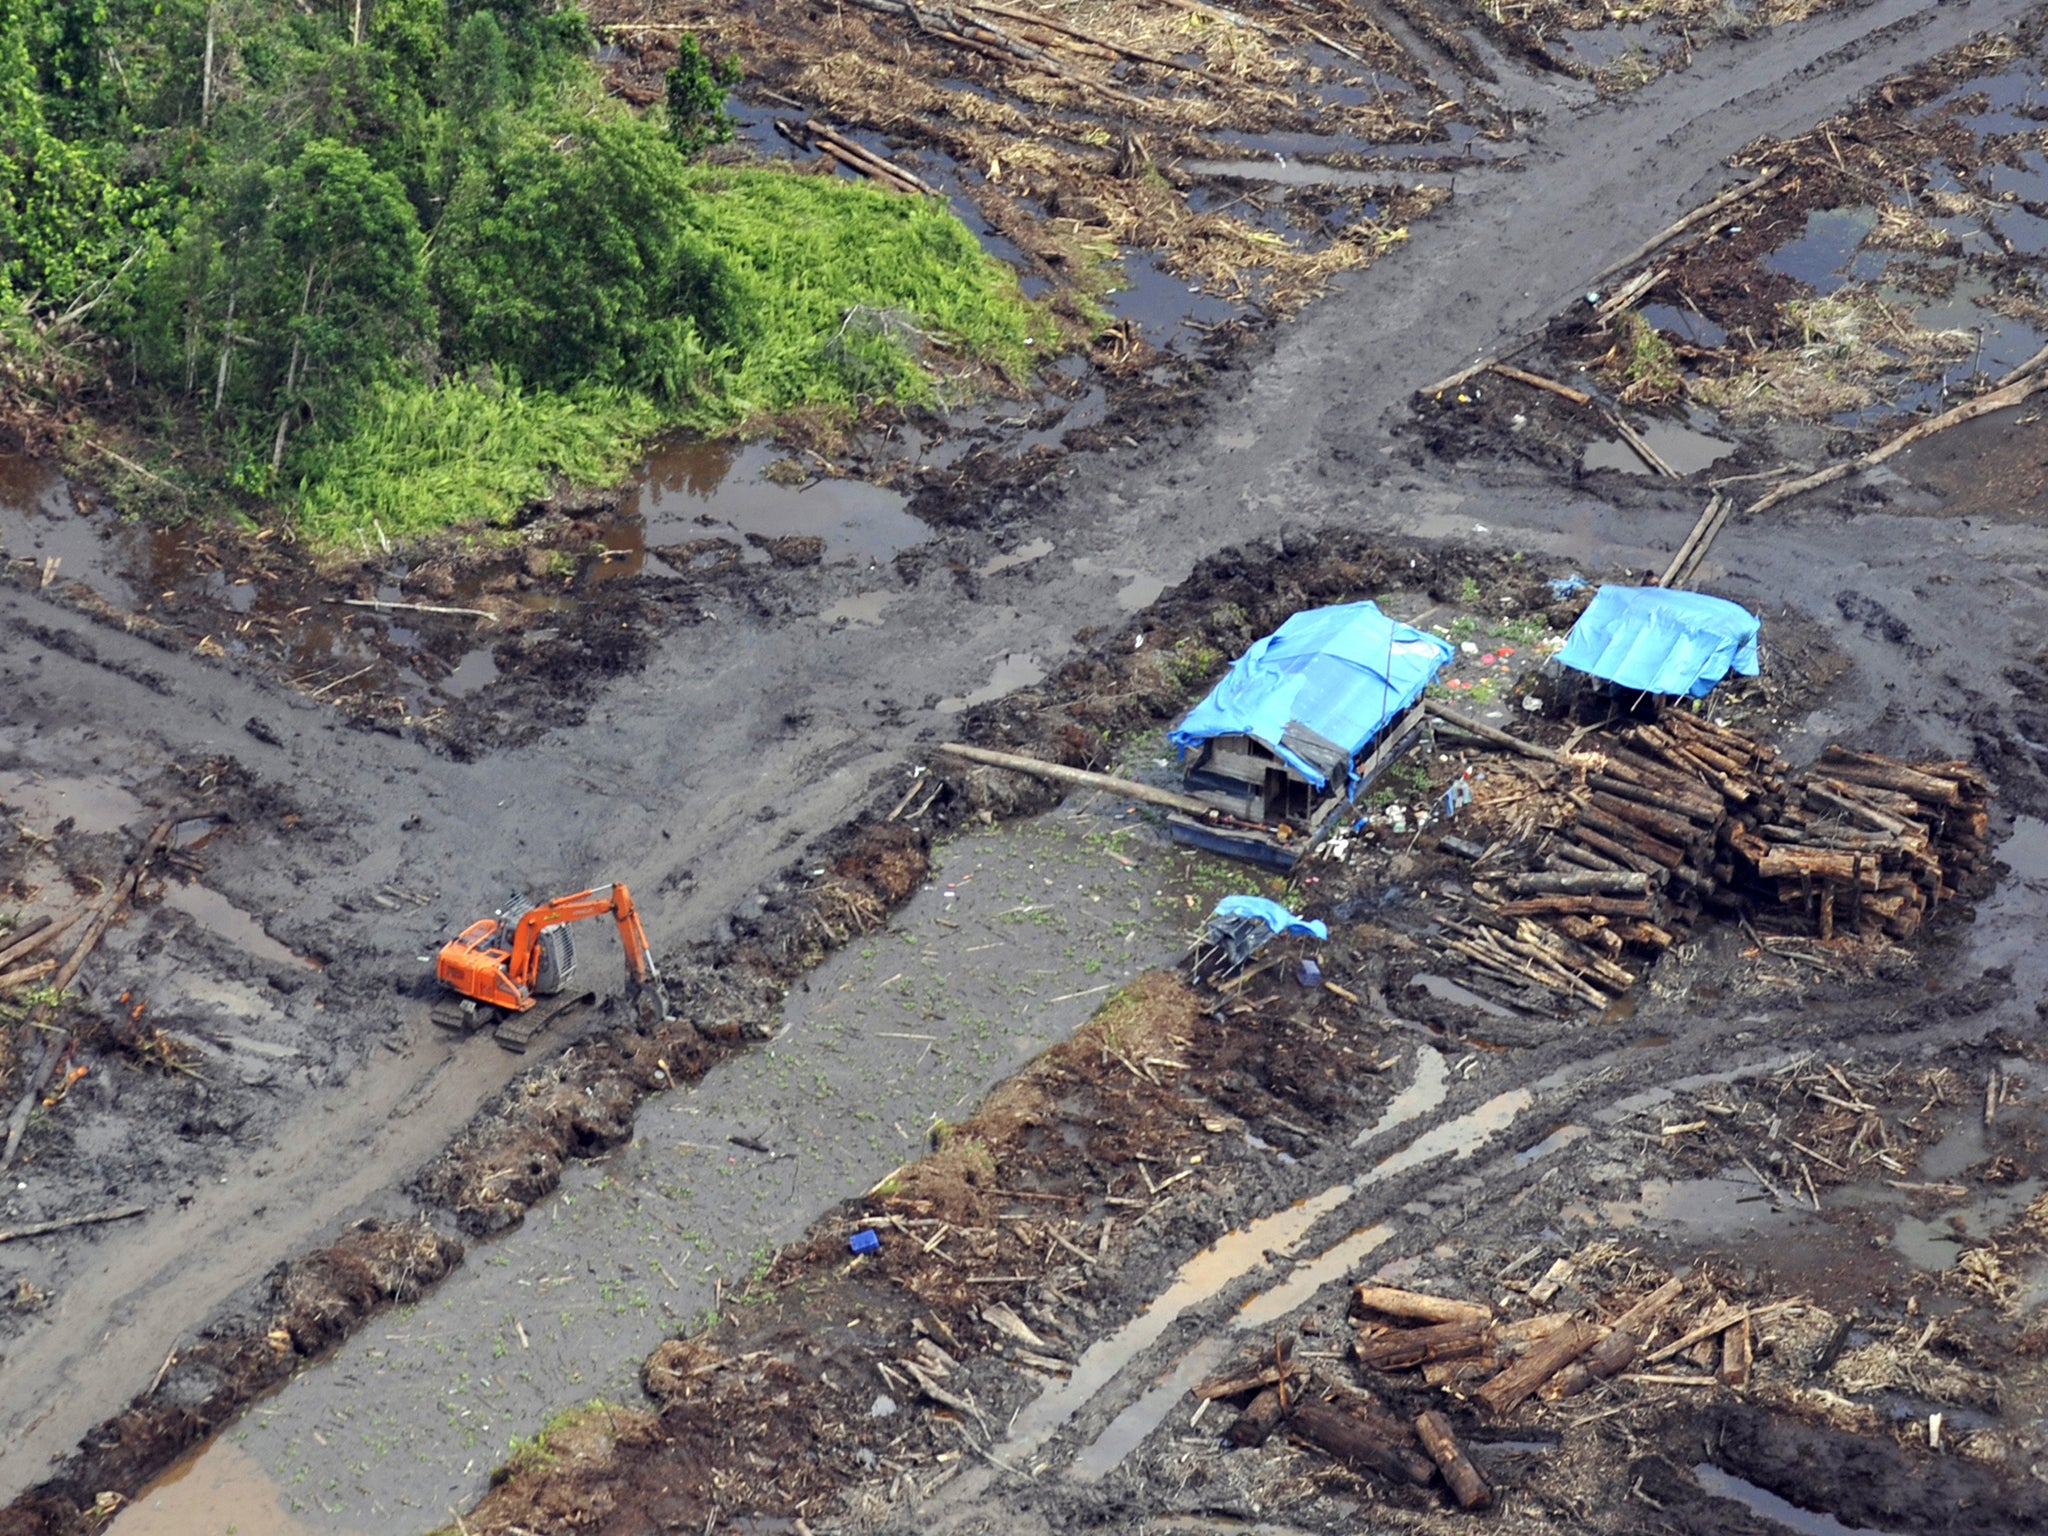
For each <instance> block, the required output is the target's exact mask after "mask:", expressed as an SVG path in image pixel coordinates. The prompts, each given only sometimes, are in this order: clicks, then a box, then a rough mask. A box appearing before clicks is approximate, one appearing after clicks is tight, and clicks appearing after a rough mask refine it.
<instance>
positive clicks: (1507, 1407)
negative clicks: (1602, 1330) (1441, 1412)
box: [1472, 1319, 1599, 1417]
mask: <svg viewBox="0 0 2048 1536" xmlns="http://www.w3.org/2000/svg"><path fill="white" fill-rule="evenodd" d="M1598 1337H1599V1335H1598V1333H1597V1332H1596V1331H1595V1330H1594V1329H1592V1328H1590V1327H1588V1326H1587V1325H1586V1324H1584V1323H1581V1322H1579V1321H1577V1320H1576V1319H1574V1320H1573V1321H1571V1322H1569V1323H1567V1324H1565V1326H1564V1327H1562V1328H1560V1329H1559V1330H1558V1331H1557V1332H1556V1333H1554V1334H1552V1335H1551V1336H1550V1337H1549V1338H1547V1339H1544V1340H1543V1341H1542V1342H1541V1343H1539V1344H1537V1345H1535V1346H1533V1347H1532V1348H1531V1349H1530V1350H1529V1352H1528V1353H1527V1354H1525V1355H1523V1356H1522V1358H1521V1359H1519V1360H1517V1361H1516V1362H1515V1363H1514V1364H1513V1365H1511V1366H1509V1367H1508V1368H1507V1369H1506V1370H1504V1371H1502V1372H1501V1373H1500V1374H1499V1375H1498V1376H1495V1377H1494V1378H1493V1379H1492V1380H1491V1381H1488V1382H1487V1383H1485V1385H1483V1386H1481V1387H1480V1388H1478V1389H1477V1390H1476V1391H1475V1392H1473V1394H1472V1399H1473V1401H1474V1402H1477V1403H1479V1404H1480V1405H1481V1406H1483V1407H1484V1408H1485V1409H1486V1410H1487V1412H1489V1413H1491V1414H1494V1415H1495V1416H1496V1417H1498V1416H1501V1415H1505V1414H1507V1413H1509V1412H1510V1411H1512V1410H1513V1408H1514V1407H1515V1405H1516V1404H1517V1403H1519V1402H1521V1401H1522V1399H1523V1398H1525V1397H1527V1396H1528V1395H1529V1394H1530V1393H1532V1392H1534V1391H1535V1390H1536V1389H1537V1388H1539V1387H1541V1386H1542V1385H1543V1384H1544V1383H1545V1382H1546V1381H1548V1380H1549V1379H1550V1378H1551V1377H1552V1376H1554V1375H1556V1374H1557V1373H1558V1372H1559V1371H1561V1370H1563V1369H1564V1368H1565V1367H1566V1366H1568V1365H1570V1364H1571V1363H1572V1362H1573V1361H1574V1360H1576V1359H1578V1358H1579V1356H1580V1355H1582V1354H1584V1353H1585V1352H1586V1351H1587V1350H1588V1349H1591V1348H1592V1347H1593V1344H1594V1341H1595V1340H1596V1339H1597V1338H1598Z"/></svg>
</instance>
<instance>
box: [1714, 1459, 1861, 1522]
mask: <svg viewBox="0 0 2048 1536" xmlns="http://www.w3.org/2000/svg"><path fill="white" fill-rule="evenodd" d="M1692 1475H1693V1480H1694V1481H1695V1482H1697V1483H1698V1484H1699V1485H1700V1488H1701V1489H1702V1491H1704V1492H1706V1493H1709V1494H1711V1495H1713V1496H1714V1497H1715V1498H1719V1499H1733V1500H1734V1501H1735V1502H1736V1503H1738V1504H1743V1505H1746V1506H1748V1508H1749V1510H1750V1512H1751V1513H1752V1514H1755V1515H1758V1516H1760V1517H1761V1518H1762V1519H1764V1520H1767V1521H1769V1522H1770V1523H1771V1524H1773V1525H1777V1526H1782V1527H1784V1528H1785V1529H1786V1530H1789V1531H1797V1532H1799V1533H1800V1536H1892V1533H1891V1532H1888V1531H1882V1530H1878V1529H1876V1528H1875V1527H1872V1526H1865V1525H1844V1524H1843V1523H1842V1522H1841V1521H1839V1520H1837V1519H1836V1518H1835V1517H1834V1516H1833V1515H1830V1514H1825V1513H1823V1512H1821V1511H1819V1510H1812V1509H1803V1508H1801V1507H1800V1506H1799V1505H1797V1504H1794V1503H1792V1502H1791V1501H1790V1500H1789V1499H1782V1498H1780V1497H1778V1495H1777V1494H1775V1493H1772V1492H1770V1491H1769V1490H1768V1489H1765V1488H1759V1487H1757V1485H1756V1484H1755V1483H1752V1482H1749V1481H1747V1480H1745V1479H1743V1478H1740V1477H1737V1476H1735V1475H1734V1474H1733V1473H1732V1472H1723V1471H1722V1470H1721V1469H1720V1468H1719V1467H1717V1466H1715V1465H1714V1464H1713V1463H1712V1462H1709V1461H1703V1462H1700V1463H1699V1464H1698V1465H1696V1466H1695V1467H1694V1468H1693V1469H1692Z"/></svg>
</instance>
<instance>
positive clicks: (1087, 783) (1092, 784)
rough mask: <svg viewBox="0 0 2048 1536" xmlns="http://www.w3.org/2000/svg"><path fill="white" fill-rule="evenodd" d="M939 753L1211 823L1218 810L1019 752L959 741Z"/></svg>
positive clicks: (1132, 781) (1187, 797)
mask: <svg viewBox="0 0 2048 1536" xmlns="http://www.w3.org/2000/svg"><path fill="white" fill-rule="evenodd" d="M937 750H938V751H940V752H943V753H945V754H946V755H947V756H948V757H957V758H960V759H962V760H963V761H966V762H970V763H982V764H984V765H986V766H988V767H990V768H1007V769H1009V770H1010V771H1011V772H1012V773H1028V774H1031V775H1033V776H1034V777H1037V778H1041V779H1050V780H1052V781H1053V782H1054V783H1057V784H1072V785H1076V786H1078V787H1079V788H1082V789H1101V790H1107V791H1108V792H1109V793H1110V794H1112V795H1119V796H1121V797H1123V798H1124V799H1126V800H1142V801H1144V802H1145V803H1146V804H1148V805H1160V806H1164V807H1166V808H1167V809H1168V810H1170V811H1181V812H1184V813H1185V814H1187V815H1189V816H1197V817H1201V818H1203V819H1207V817H1208V816H1209V814H1210V812H1211V811H1212V810H1213V809H1214V807H1212V806H1211V805H1209V804H1208V803H1207V802H1206V801H1203V800H1197V799H1195V798H1194V797H1193V796H1191V795H1177V794H1175V793H1174V792H1173V791H1172V790H1170V789H1154V788H1153V787H1152V786H1151V785H1150V784H1140V783H1138V782H1137V781H1136V780H1135V779H1119V778H1117V777H1115V776H1114V775H1112V774H1107V773H1090V772H1089V771H1088V770H1086V769H1085V768H1069V767H1067V766H1066V765H1065V764H1064V763H1048V762H1045V761H1044V760H1043V759H1040V758H1036V757H1020V756H1018V754H1016V753H1015V752H992V751H990V750H989V749H988V748H986V747H970V746H967V745H965V744H964V743H961V742H957V741H949V742H946V743H945V744H944V745H942V746H940V747H939V748H938V749H937Z"/></svg>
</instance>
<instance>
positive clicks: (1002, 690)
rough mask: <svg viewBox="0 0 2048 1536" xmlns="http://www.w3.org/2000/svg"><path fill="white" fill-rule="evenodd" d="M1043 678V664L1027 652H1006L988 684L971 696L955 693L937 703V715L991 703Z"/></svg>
mask: <svg viewBox="0 0 2048 1536" xmlns="http://www.w3.org/2000/svg"><path fill="white" fill-rule="evenodd" d="M1044 676H1045V664H1044V663H1043V662H1041V661H1040V660H1039V659H1038V658H1037V657H1036V656H1034V655H1032V654H1031V653H1030V652H1028V651H1008V652H1005V653H1004V654H1003V656H1001V657H1000V658H999V659H998V660H997V661H996V665H995V670H994V671H993V672H991V673H990V674H989V678H988V682H987V683H985V684H984V685H983V686H981V687H979V688H977V689H975V690H974V691H973V692H971V693H963V694H956V695H954V696H953V697H952V698H949V699H941V700H939V713H940V714H942V715H957V714H959V713H961V712H962V711H963V710H969V709H972V708H974V706H975V705H977V704H992V703H994V702H995V701H996V700H997V699H1000V698H1002V697H1003V696H1004V695H1005V694H1010V693H1014V692H1016V691H1017V690H1018V689H1019V688H1028V687H1030V686H1031V685H1032V684H1033V683H1035V682H1038V681H1039V680H1040V679H1042V678H1043V677H1044Z"/></svg>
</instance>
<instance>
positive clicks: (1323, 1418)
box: [1287, 1398, 1436, 1488]
mask: <svg viewBox="0 0 2048 1536" xmlns="http://www.w3.org/2000/svg"><path fill="white" fill-rule="evenodd" d="M1382 1419H1383V1420H1384V1421H1383V1422H1380V1420H1382ZM1287 1429H1288V1432H1289V1433H1290V1434H1293V1435H1295V1436H1297V1437H1298V1438H1300V1439H1302V1440H1305V1441H1307V1442H1308V1443H1309V1444H1310V1445H1312V1446H1314V1447H1315V1448H1316V1449H1317V1450H1319V1451H1323V1452H1325V1453H1326V1454H1328V1455H1331V1456H1334V1457H1336V1458H1337V1460H1339V1461H1342V1462H1345V1463H1348V1464H1349V1465H1351V1466H1354V1467H1364V1468H1366V1469H1368V1470H1369V1471H1373V1472H1377V1473H1379V1474H1380V1475H1381V1476H1382V1477H1387V1478H1392V1479H1394V1480H1395V1481H1398V1482H1406V1483H1413V1484H1414V1485H1415V1486H1416V1487H1418V1488H1422V1487H1427V1486H1428V1484H1429V1482H1430V1480H1431V1479H1432V1478H1433V1477H1434V1476H1435V1475H1436V1469H1435V1467H1433V1466H1432V1465H1431V1464H1430V1463H1429V1462H1428V1461H1427V1460H1425V1459H1424V1458H1423V1457H1422V1456H1421V1455H1420V1454H1419V1453H1418V1452H1416V1451H1415V1450H1414V1449H1413V1447H1412V1441H1413V1435H1412V1433H1411V1432H1410V1430H1409V1428H1408V1426H1407V1425H1405V1424H1402V1423H1401V1422H1400V1421H1399V1420H1398V1419H1391V1418H1385V1417H1384V1416H1382V1415H1376V1416H1375V1418H1374V1419H1373V1420H1368V1419H1366V1418H1364V1417H1363V1416H1361V1415H1359V1414H1355V1413H1351V1412H1349V1411H1347V1410H1345V1409H1342V1408H1338V1407H1336V1406H1335V1405H1333V1404H1330V1403H1325V1402H1322V1401H1319V1400H1317V1399H1314V1398H1311V1399H1309V1400H1308V1401H1307V1402H1304V1403H1299V1404H1297V1405H1296V1406H1295V1409H1294V1412H1293V1413H1292V1414H1291V1415H1289V1417H1288V1420H1287ZM1403 1440H1407V1441H1410V1442H1411V1444H1408V1445H1404V1444H1401V1443H1400V1442H1401V1441H1403Z"/></svg>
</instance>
